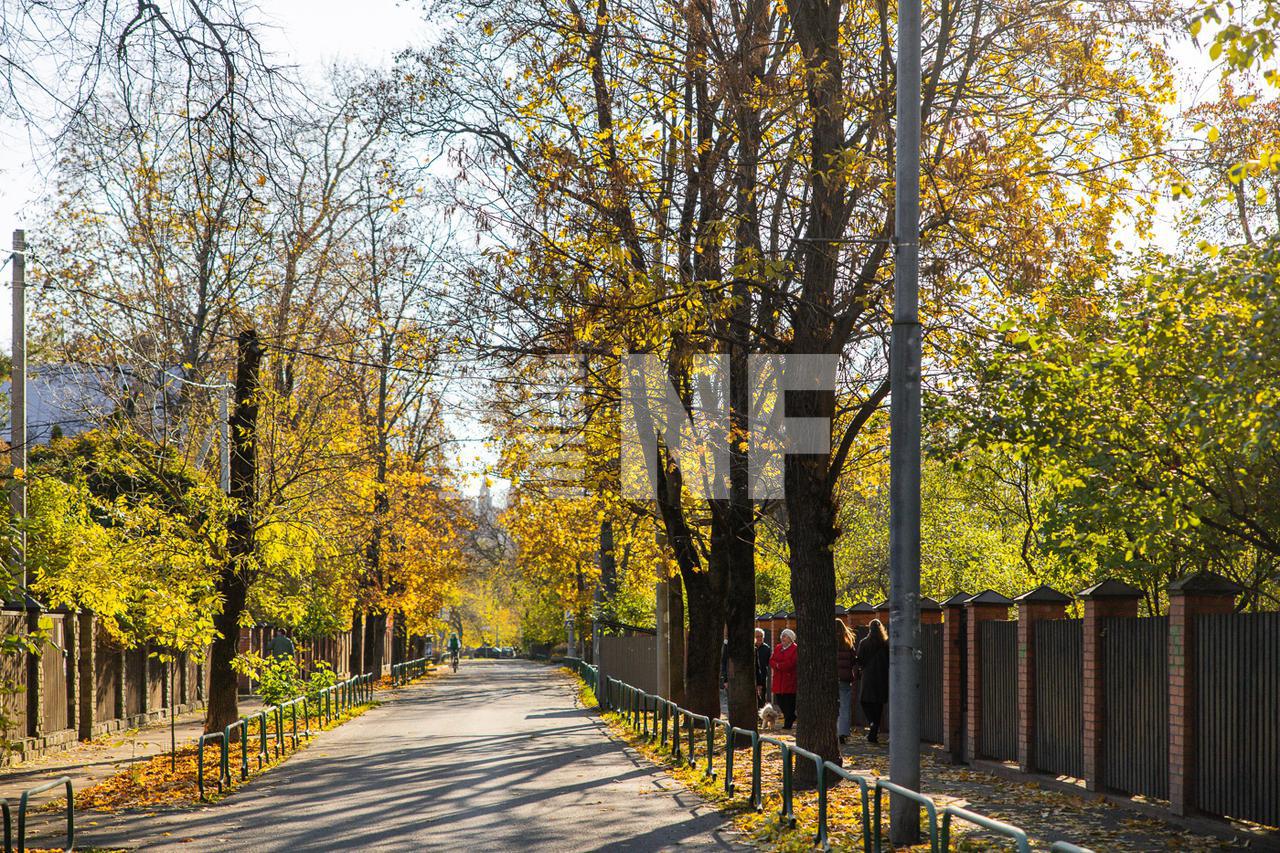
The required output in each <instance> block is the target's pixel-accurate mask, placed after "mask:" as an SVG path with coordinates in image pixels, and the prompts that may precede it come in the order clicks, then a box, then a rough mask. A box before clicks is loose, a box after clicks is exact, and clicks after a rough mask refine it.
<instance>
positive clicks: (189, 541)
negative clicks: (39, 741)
mask: <svg viewBox="0 0 1280 853" xmlns="http://www.w3.org/2000/svg"><path fill="white" fill-rule="evenodd" d="M28 477H29V481H30V482H29V486H28V519H27V522H26V533H27V560H28V566H29V568H30V570H31V573H32V577H33V581H32V589H33V591H34V592H36V593H37V594H38V595H40V596H41V597H42V598H43V599H45V600H46V603H48V604H49V605H51V606H62V605H67V606H73V607H82V608H88V609H91V610H93V611H94V612H95V613H97V614H98V616H99V617H100V619H101V620H102V623H103V625H104V626H105V627H106V628H107V630H108V631H109V632H110V633H112V634H113V635H114V636H116V637H117V638H118V639H120V640H121V641H123V642H124V643H125V644H126V645H129V646H133V645H137V644H139V643H141V642H144V641H151V642H155V643H157V644H159V645H162V646H165V647H168V648H171V649H178V650H197V649H200V648H202V647H203V646H204V645H206V644H207V643H208V642H209V640H210V639H211V638H212V636H213V622H212V614H213V612H214V610H215V609H216V607H217V592H216V588H215V583H214V580H215V573H216V569H217V567H218V566H219V565H221V563H222V561H223V559H224V553H225V523H224V519H225V513H226V500H225V498H224V497H223V496H222V494H221V492H220V491H219V490H218V488H217V486H216V485H215V484H213V483H211V482H209V481H208V480H207V478H204V477H202V476H201V475H199V474H198V473H197V472H194V471H192V470H191V469H189V468H187V467H186V466H184V465H183V464H181V463H180V462H179V461H178V460H177V459H175V458H174V457H173V456H172V455H171V454H168V453H166V452H165V451H163V450H162V449H158V448H155V447H152V446H150V445H146V444H145V443H143V442H141V441H140V440H139V439H136V438H121V437H117V436H114V435H109V434H107V433H103V432H90V433H87V434H85V435H82V436H79V437H77V438H74V439H61V440H58V441H54V442H53V443H52V444H51V445H50V446H49V447H47V448H39V449H37V450H35V451H33V452H32V454H31V465H30V468H29V469H28Z"/></svg>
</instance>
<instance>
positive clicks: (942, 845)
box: [565, 658, 1093, 853]
mask: <svg viewBox="0 0 1280 853" xmlns="http://www.w3.org/2000/svg"><path fill="white" fill-rule="evenodd" d="M565 663H566V665H567V666H569V667H570V668H572V669H573V670H574V671H575V672H577V673H578V675H580V676H581V677H582V679H583V680H584V681H586V682H587V684H588V685H590V686H591V687H592V689H593V690H595V693H596V697H597V699H598V700H599V703H600V709H601V710H602V711H613V712H615V713H617V714H618V715H619V716H620V717H621V718H622V720H623V721H624V722H625V723H626V724H627V725H629V726H630V727H631V728H632V729H634V730H635V731H636V732H637V733H639V734H640V735H641V736H642V737H644V738H645V739H647V740H649V741H654V740H656V741H657V742H658V744H659V745H660V746H662V747H666V748H668V749H669V750H670V754H671V758H672V760H674V761H675V762H676V763H677V764H680V763H685V764H687V765H688V766H689V767H697V763H698V755H697V742H698V738H697V737H696V735H695V724H700V725H701V726H702V727H703V728H704V729H705V731H706V746H705V750H706V753H705V761H706V767H705V769H704V771H703V775H704V777H705V778H711V779H713V778H715V773H716V771H715V767H714V759H715V754H716V737H715V735H716V729H717V728H720V729H722V730H723V732H724V749H723V750H722V753H723V759H724V763H725V776H724V791H725V794H727V795H728V796H730V797H732V796H733V795H734V794H735V790H734V782H733V765H734V755H735V753H736V752H737V750H738V749H746V748H750V750H751V792H750V795H749V800H748V802H750V804H751V807H752V808H754V809H755V810H756V811H760V810H762V809H763V808H764V796H763V793H762V791H761V770H762V764H763V750H764V747H765V746H766V745H769V746H774V747H776V748H777V749H778V753H779V757H780V759H781V762H782V798H781V804H780V806H779V810H778V820H779V822H780V823H782V825H783V826H786V827H788V828H794V827H795V826H796V817H795V813H794V809H793V806H794V799H795V796H794V795H795V786H794V784H793V780H792V776H793V772H794V764H795V761H796V759H797V758H798V759H801V760H804V761H809V762H812V763H813V768H814V773H815V776H816V783H817V793H818V826H817V832H816V834H815V836H814V841H815V843H816V844H817V846H818V847H819V848H821V849H823V850H829V849H830V840H829V835H828V833H829V828H830V827H829V821H828V815H827V812H828V808H827V807H828V799H829V790H830V788H831V787H832V786H833V785H835V784H839V781H841V780H842V781H846V782H853V783H854V784H856V785H857V786H858V791H859V795H860V797H861V799H862V826H861V830H862V832H861V834H862V849H863V851H865V853H880V851H881V849H882V839H883V838H884V833H883V832H882V828H881V824H882V820H881V819H882V817H883V815H884V813H885V812H886V811H887V810H886V809H885V808H884V807H883V794H884V792H886V791H887V792H888V793H889V794H890V795H897V796H899V797H902V798H904V799H905V800H907V801H908V802H911V803H913V804H914V805H915V807H917V808H920V809H922V810H923V811H924V812H925V814H926V817H927V827H928V835H929V849H930V851H932V853H942V851H945V850H947V849H948V848H949V847H950V844H951V824H952V821H953V820H959V821H964V822H966V823H969V824H973V825H974V826H978V827H981V828H982V829H984V830H987V831H988V832H992V833H995V834H996V835H1000V836H1003V837H1005V838H1008V839H1010V840H1011V841H1012V842H1013V843H1014V846H1015V849H1016V850H1018V851H1019V853H1024V851H1030V849H1031V847H1030V843H1029V841H1028V839H1027V834H1026V832H1024V831H1023V830H1021V829H1019V828H1018V827H1016V826H1013V825H1011V824H1008V823H1004V822H1002V821H998V820H994V819H992V818H989V817H986V816H985V815H980V814H978V813H976V812H972V811H969V810H968V809H962V808H960V807H959V806H939V805H938V804H937V803H935V802H934V801H933V799H932V798H930V797H928V796H926V795H924V794H921V793H920V792H919V791H913V790H911V789H909V788H903V787H902V786H900V785H895V784H893V783H892V782H890V781H888V780H886V779H878V778H874V777H872V776H867V775H862V774H858V773H852V772H850V771H848V770H846V769H844V768H843V767H841V766H840V765H838V764H835V763H834V762H831V761H825V760H823V758H822V757H821V756H820V755H818V754H816V753H813V752H810V751H809V750H807V749H802V748H800V747H798V746H796V745H795V744H794V743H790V742H788V741H785V740H782V739H781V738H777V737H771V736H769V735H762V734H760V733H759V732H757V731H754V730H752V729H743V728H738V727H736V726H732V725H730V724H729V723H728V722H727V721H724V720H719V719H716V720H712V719H710V718H708V717H706V716H704V715H702V714H695V713H694V712H692V711H690V710H689V709H687V708H681V707H680V706H679V705H677V704H676V703H674V702H672V701H670V700H668V699H664V698H663V697H661V696H657V695H655V694H652V693H646V692H645V691H643V690H640V689H639V688H637V687H633V686H632V685H630V684H627V683H626V682H623V681H620V680H618V679H616V678H610V677H608V676H606V677H605V679H604V683H603V685H601V684H600V683H599V682H600V678H599V670H597V669H596V667H593V666H591V665H590V664H587V663H584V662H583V661H581V660H578V659H577V658H568V659H566V661H565ZM650 714H652V725H650ZM739 744H741V746H739ZM748 745H749V746H748ZM686 751H687V755H686V754H685V753H686ZM1050 849H1051V850H1053V851H1060V853H1093V851H1091V850H1089V849H1088V848H1086V847H1077V846H1076V845H1074V844H1070V843H1068V842H1066V841H1056V842H1054V843H1053V846H1052V847H1051V848H1050Z"/></svg>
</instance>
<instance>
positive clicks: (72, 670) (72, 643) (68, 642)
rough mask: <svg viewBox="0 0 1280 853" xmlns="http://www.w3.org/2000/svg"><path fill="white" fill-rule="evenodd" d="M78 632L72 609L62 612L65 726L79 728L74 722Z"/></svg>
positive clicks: (77, 707)
mask: <svg viewBox="0 0 1280 853" xmlns="http://www.w3.org/2000/svg"><path fill="white" fill-rule="evenodd" d="M78 634H79V631H78V630H77V619H76V614H75V612H74V611H69V612H67V613H64V614H63V616H62V638H63V642H62V648H63V649H65V650H66V653H65V654H64V656H63V665H64V670H63V671H64V673H65V674H66V686H67V728H69V729H75V730H76V731H77V732H78V731H79V730H80V727H79V725H78V724H77V723H76V718H77V717H78V716H79V714H80V679H79V678H78V675H77V673H78V670H79V664H80V650H79V649H78V648H77V647H76V636H77V635H78Z"/></svg>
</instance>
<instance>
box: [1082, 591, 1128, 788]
mask: <svg viewBox="0 0 1280 853" xmlns="http://www.w3.org/2000/svg"><path fill="white" fill-rule="evenodd" d="M1076 597H1077V598H1079V599H1080V600H1081V601H1083V602H1084V625H1083V629H1082V630H1083V634H1084V661H1083V669H1084V683H1083V686H1082V689H1083V695H1082V696H1081V697H1080V699H1081V702H1082V703H1083V706H1084V707H1083V716H1084V783H1085V786H1086V787H1087V788H1088V789H1089V790H1090V791H1097V790H1099V789H1100V788H1102V787H1104V786H1103V784H1102V774H1103V767H1104V762H1105V761H1106V758H1107V756H1106V754H1105V752H1104V751H1103V747H1102V745H1103V736H1104V733H1105V732H1106V728H1105V727H1106V724H1107V708H1106V701H1105V699H1104V695H1105V693H1104V689H1103V684H1104V680H1103V679H1104V678H1105V677H1106V676H1105V673H1104V671H1103V668H1102V660H1103V656H1102V643H1103V634H1102V626H1103V620H1104V619H1110V618H1113V617H1120V616H1129V617H1132V616H1137V615H1138V600H1139V599H1141V598H1142V590H1140V589H1138V588H1137V587H1136V586H1130V585H1129V584H1127V583H1125V582H1123V581H1117V580H1105V581H1102V582H1101V583H1097V584H1094V585H1093V586H1091V587H1089V588H1088V589H1085V590H1081V591H1080V592H1079V593H1078V594H1077V596H1076Z"/></svg>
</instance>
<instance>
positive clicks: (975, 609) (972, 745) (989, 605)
mask: <svg viewBox="0 0 1280 853" xmlns="http://www.w3.org/2000/svg"><path fill="white" fill-rule="evenodd" d="M1012 604H1013V602H1012V601H1011V600H1009V599H1008V598H1005V597H1004V596H1003V595H1001V594H1000V593H998V592H993V591H991V590H986V591H985V592H980V593H978V594H977V595H975V596H974V597H973V598H970V599H969V600H968V601H966V602H965V605H964V606H965V628H966V630H967V631H968V632H969V637H968V643H969V667H968V673H967V675H968V679H967V680H968V682H969V683H968V685H967V687H966V691H965V692H966V695H967V699H966V702H965V729H966V731H965V744H964V752H965V759H966V760H968V761H972V760H973V759H974V758H977V756H978V740H979V736H980V735H981V734H982V667H981V666H979V665H978V664H979V661H980V660H981V659H982V648H981V646H980V645H979V640H978V637H979V633H978V625H979V624H981V623H983V622H990V621H995V620H999V619H1008V618H1009V607H1010V606H1011V605H1012Z"/></svg>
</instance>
